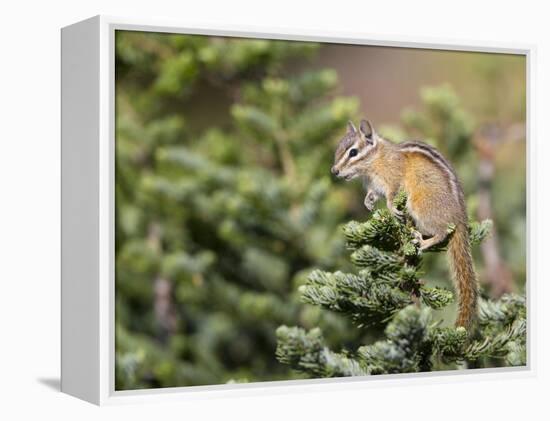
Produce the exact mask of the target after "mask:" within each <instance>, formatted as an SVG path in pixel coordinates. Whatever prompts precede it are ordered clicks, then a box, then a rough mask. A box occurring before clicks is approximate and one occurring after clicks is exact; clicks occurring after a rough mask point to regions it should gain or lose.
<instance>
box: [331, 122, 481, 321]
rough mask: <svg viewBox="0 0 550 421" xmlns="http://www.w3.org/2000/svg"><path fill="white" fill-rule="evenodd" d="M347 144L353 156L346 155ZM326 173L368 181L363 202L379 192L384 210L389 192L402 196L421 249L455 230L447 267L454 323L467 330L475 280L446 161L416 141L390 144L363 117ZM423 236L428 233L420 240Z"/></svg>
mask: <svg viewBox="0 0 550 421" xmlns="http://www.w3.org/2000/svg"><path fill="white" fill-rule="evenodd" d="M353 148H356V149H357V150H358V155H357V156H356V157H351V156H349V151H350V150H351V149H353ZM332 172H333V173H334V174H337V175H338V176H340V177H343V178H345V179H346V180H349V179H351V178H355V177H363V178H365V179H366V181H367V184H368V185H369V191H368V192H367V198H368V200H367V199H365V205H366V206H367V204H369V206H370V208H372V205H373V201H375V200H373V197H374V199H377V198H378V197H381V196H384V197H385V198H386V204H387V206H388V209H390V210H392V211H393V212H398V211H397V210H396V209H394V207H393V200H394V198H395V195H396V194H397V193H398V192H399V191H400V190H404V191H405V193H406V194H407V198H408V200H407V211H408V213H409V214H410V215H411V217H412V218H413V220H414V222H415V225H416V228H417V229H418V231H419V233H420V234H421V235H419V242H420V249H421V250H425V249H427V248H429V247H431V246H433V245H435V244H437V243H439V242H441V241H443V240H444V239H445V238H446V237H447V229H448V226H449V224H454V225H455V226H456V229H455V231H454V233H453V234H452V236H451V238H450V241H449V252H448V255H449V257H450V267H451V271H452V273H453V278H454V282H455V287H456V290H457V291H458V299H459V300H458V301H459V305H458V316H457V320H456V325H457V326H463V327H465V328H469V327H470V325H471V323H472V321H473V320H474V318H475V314H476V312H477V294H478V290H477V279H476V274H475V271H474V267H473V260H472V255H471V249H470V242H469V236H468V223H467V215H466V206H465V202H464V193H463V190H462V186H461V185H460V182H459V180H458V178H457V176H456V173H455V171H454V169H453V168H452V166H451V164H450V163H449V162H448V161H447V160H446V159H445V158H444V157H443V156H442V155H441V154H440V153H439V152H438V151H437V150H435V148H433V147H431V146H429V145H426V144H424V143H421V142H406V143H402V144H394V143H392V142H389V141H387V140H385V139H383V138H381V137H379V136H378V135H377V134H376V132H375V131H374V129H373V128H372V125H371V124H370V123H368V122H365V121H363V122H362V123H361V129H360V130H355V127H354V126H353V125H350V126H349V128H348V133H347V134H346V137H345V138H344V139H342V141H341V142H340V145H339V147H338V149H337V151H336V153H335V164H334V166H333V168H332ZM423 237H428V238H426V239H424V238H423Z"/></svg>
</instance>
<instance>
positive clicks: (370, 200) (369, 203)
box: [363, 193, 376, 212]
mask: <svg viewBox="0 0 550 421" xmlns="http://www.w3.org/2000/svg"><path fill="white" fill-rule="evenodd" d="M375 203H376V197H375V195H374V194H373V193H369V194H367V195H366V196H365V200H364V201H363V204H364V205H365V207H366V208H367V210H368V211H369V212H372V211H373V210H374V205H375Z"/></svg>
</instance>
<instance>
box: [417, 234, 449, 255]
mask: <svg viewBox="0 0 550 421" xmlns="http://www.w3.org/2000/svg"><path fill="white" fill-rule="evenodd" d="M414 236H415V241H416V242H417V243H418V245H419V249H420V251H424V250H426V249H429V248H430V247H432V246H435V245H436V244H439V243H441V242H442V241H443V240H445V238H447V231H443V232H441V231H440V232H437V233H436V234H435V235H434V236H432V237H430V238H426V239H424V238H423V237H422V234H421V233H420V232H419V231H415V233H414Z"/></svg>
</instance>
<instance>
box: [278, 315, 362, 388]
mask: <svg viewBox="0 0 550 421" xmlns="http://www.w3.org/2000/svg"><path fill="white" fill-rule="evenodd" d="M276 333H277V350H276V351H275V355H276V357H277V359H278V360H279V361H280V362H282V363H284V364H288V365H290V366H291V367H292V368H293V369H295V370H298V371H301V372H305V373H307V374H308V375H310V376H311V377H346V376H366V375H368V374H369V373H368V371H366V370H364V369H363V368H361V366H360V365H359V363H358V362H357V361H355V360H354V359H352V358H349V357H347V356H346V355H343V354H338V353H335V352H332V351H330V350H329V349H328V348H327V347H326V346H325V343H324V339H323V335H322V333H321V330H320V329H319V328H315V329H312V330H310V331H309V332H306V331H305V330H304V329H302V328H298V327H287V326H280V327H279V328H278V329H277V332H276Z"/></svg>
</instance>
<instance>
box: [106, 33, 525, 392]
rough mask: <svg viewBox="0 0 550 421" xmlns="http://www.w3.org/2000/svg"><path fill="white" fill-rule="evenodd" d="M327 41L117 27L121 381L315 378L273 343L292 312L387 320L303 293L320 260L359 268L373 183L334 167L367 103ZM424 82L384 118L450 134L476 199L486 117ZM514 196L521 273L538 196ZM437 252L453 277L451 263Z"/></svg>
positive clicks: (349, 327)
mask: <svg viewBox="0 0 550 421" xmlns="http://www.w3.org/2000/svg"><path fill="white" fill-rule="evenodd" d="M321 48H322V46H321V44H317V43H301V42H287V41H268V40H257V39H239V38H222V37H207V36H195V35H192V36H190V35H173V34H156V33H144V32H137V31H117V34H116V69H115V71H116V187H115V196H116V208H115V230H116V238H115V247H116V269H115V270H116V281H115V282H116V294H115V295H116V310H115V318H116V367H115V368H116V373H115V383H116V389H117V390H123V389H139V388H153V387H171V386H193V385H204V384H216V383H225V382H244V381H262V380H278V379H291V378H301V377H303V374H301V373H298V372H296V371H294V370H291V368H290V367H288V366H286V365H284V364H280V363H279V362H278V361H277V360H276V358H275V349H276V345H277V341H276V335H275V331H276V329H277V327H278V326H280V325H282V324H288V325H299V326H301V327H302V328H305V329H314V328H317V327H319V328H320V329H322V331H323V335H324V343H325V344H326V345H327V346H329V347H334V348H338V349H341V348H346V347H349V348H350V349H357V348H358V347H359V346H361V345H364V344H365V343H368V342H369V341H372V340H375V339H377V338H378V337H379V336H380V335H381V334H382V333H383V332H382V331H381V328H376V327H373V328H371V329H368V330H365V329H363V330H361V329H357V328H356V327H354V326H353V324H352V323H351V322H350V321H349V320H348V319H347V318H346V317H343V316H342V315H341V314H337V313H335V312H332V311H327V310H324V309H321V308H319V307H317V306H311V305H309V304H305V303H303V302H302V301H301V300H300V294H299V292H298V289H299V287H300V286H301V285H304V284H305V283H306V278H307V274H308V273H309V272H310V271H311V270H312V269H314V268H315V269H320V270H326V271H334V270H337V269H340V270H346V269H350V268H351V264H350V262H349V261H348V259H347V258H346V257H347V256H346V254H347V253H346V250H345V240H344V237H343V236H342V234H341V230H339V226H340V225H341V224H342V223H343V222H345V221H347V220H349V219H351V218H355V219H362V218H365V216H366V213H365V211H364V209H363V207H362V200H361V199H360V198H361V196H360V190H361V186H359V184H358V183H357V184H347V185H344V184H343V183H337V182H335V181H334V180H332V179H331V178H330V177H329V169H330V166H331V164H332V158H333V152H334V145H335V143H336V141H337V140H338V138H339V137H340V136H341V134H342V131H343V130H344V129H343V128H344V127H345V123H346V122H347V120H348V119H350V118H357V117H359V114H360V109H359V107H360V104H359V100H358V99H357V98H356V97H353V96H343V95H341V92H342V89H341V84H342V81H341V80H339V78H338V74H337V73H336V72H335V71H334V70H332V69H330V68H318V66H317V65H316V62H315V60H316V56H317V53H318V51H319V50H320V49H321ZM421 95H422V99H423V101H424V107H423V108H422V109H416V110H412V109H411V110H408V111H405V112H404V114H403V121H402V123H401V124H400V125H395V124H394V125H392V126H391V127H390V126H387V127H386V130H388V131H390V132H392V133H394V134H397V135H398V136H397V137H396V140H402V135H404V134H405V133H408V134H419V135H422V137H428V138H429V140H430V141H432V142H441V141H444V142H447V143H445V144H440V143H437V146H438V147H440V148H442V150H444V151H446V153H448V154H450V158H451V160H452V161H453V163H455V162H456V163H457V166H458V170H459V174H460V176H461V178H464V179H465V184H466V191H467V194H468V196H469V199H470V202H471V207H472V209H475V197H476V196H475V180H476V175H475V172H474V171H473V170H472V169H473V168H474V165H475V157H474V155H473V154H472V150H471V148H469V147H468V142H469V141H470V140H471V136H472V132H473V129H474V127H475V125H476V122H475V121H473V119H472V118H471V117H470V116H469V115H468V114H466V113H465V111H464V110H463V109H462V108H461V106H460V103H459V101H458V97H457V96H456V94H455V93H454V92H453V90H452V89H451V88H450V87H443V88H439V89H426V90H424V91H423V92H422V93H421ZM510 183H514V186H515V187H514V188H515V189H516V190H517V189H521V188H524V186H525V180H524V179H523V184H522V181H521V180H519V181H518V180H515V179H514V180H513V181H510ZM500 188H501V186H498V189H500ZM506 188H507V187H506V186H504V190H506ZM499 192H500V190H499ZM497 196H498V197H502V195H499V194H497ZM514 200H516V201H517V202H513V203H514V204H513V205H512V207H506V209H500V208H499V209H498V212H502V215H503V218H502V219H501V218H500V216H501V215H500V214H499V215H498V216H499V217H498V218H494V219H495V223H496V226H497V228H498V229H499V230H502V236H501V238H502V239H503V244H505V248H504V253H505V254H506V255H507V256H508V255H510V256H512V255H513V256H514V258H515V259H516V260H515V263H514V265H513V268H514V271H515V273H516V274H519V282H518V285H522V281H523V278H522V277H521V276H522V273H523V276H524V273H525V272H524V260H525V259H524V255H523V258H522V256H521V255H519V256H518V255H517V254H514V250H517V248H518V246H517V241H518V238H520V240H521V238H524V231H525V229H524V225H525V224H524V221H525V202H524V201H521V200H517V199H514ZM504 217H506V218H509V219H508V220H506V219H504ZM521 218H523V219H521ZM509 220H514V221H516V220H520V223H518V224H516V223H515V222H514V223H513V224H510V223H509V222H508V221H509ZM521 221H523V229H522V225H521ZM522 236H523V237H522ZM520 244H524V243H520ZM522 265H523V266H522ZM426 266H427V267H428V268H433V269H434V271H435V273H436V276H435V277H436V278H437V279H446V277H445V275H442V274H443V273H445V272H443V271H444V270H445V266H443V265H442V264H441V263H440V262H439V263H438V262H437V261H434V262H430V261H427V262H426ZM438 268H439V269H438ZM438 271H439V272H438ZM522 271H523V272H522ZM440 272H441V273H440ZM445 274H446V273H445Z"/></svg>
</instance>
